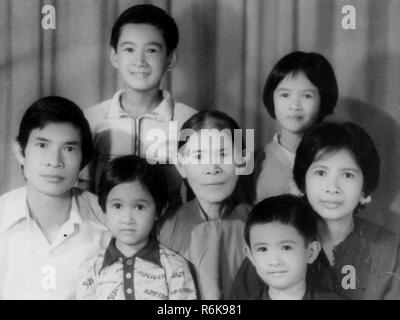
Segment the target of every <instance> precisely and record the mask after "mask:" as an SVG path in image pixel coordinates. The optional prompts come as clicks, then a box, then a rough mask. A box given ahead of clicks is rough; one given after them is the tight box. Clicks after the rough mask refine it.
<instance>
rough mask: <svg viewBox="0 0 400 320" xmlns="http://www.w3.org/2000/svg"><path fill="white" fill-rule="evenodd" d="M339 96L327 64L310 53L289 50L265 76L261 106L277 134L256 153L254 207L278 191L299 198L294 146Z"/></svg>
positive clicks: (295, 146) (331, 108) (322, 58)
mask: <svg viewBox="0 0 400 320" xmlns="http://www.w3.org/2000/svg"><path fill="white" fill-rule="evenodd" d="M337 98H338V86H337V82H336V77H335V74H334V71H333V69H332V67H331V65H330V63H329V62H328V61H327V60H326V59H325V58H324V57H323V56H322V55H320V54H318V53H314V52H309V53H307V52H300V51H297V52H292V53H290V54H288V55H286V56H284V57H283V58H282V59H281V60H279V61H278V62H277V63H276V65H275V66H274V67H273V69H272V71H271V73H270V74H269V76H268V78H267V80H266V83H265V86H264V93H263V102H264V105H265V107H266V108H267V111H268V113H269V114H270V116H271V117H272V118H274V119H276V120H277V125H278V132H277V133H276V134H275V135H274V137H273V139H272V141H271V142H270V143H269V144H267V145H266V146H265V148H264V150H258V151H257V152H256V154H255V170H254V175H253V177H254V178H253V179H254V181H255V182H254V184H255V189H256V199H255V200H256V201H255V202H256V203H257V202H259V201H261V200H263V199H265V198H268V197H272V196H276V195H280V194H283V193H293V194H298V193H299V191H298V189H297V187H296V185H295V183H294V181H293V178H292V169H293V164H294V157H295V153H296V149H297V146H298V145H299V143H300V140H301V138H302V137H303V134H304V132H305V131H306V130H307V129H308V128H310V127H312V126H313V125H315V124H316V123H319V122H320V121H322V120H323V119H324V118H325V117H326V116H327V115H329V114H331V113H332V112H333V109H334V108H335V105H336V101H337Z"/></svg>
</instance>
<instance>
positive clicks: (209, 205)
mask: <svg viewBox="0 0 400 320" xmlns="http://www.w3.org/2000/svg"><path fill="white" fill-rule="evenodd" d="M197 200H198V201H199V204H200V207H201V209H203V212H204V213H205V215H206V216H207V219H209V220H217V219H219V218H220V217H221V214H222V210H223V207H224V205H223V202H209V201H206V200H203V199H199V198H197Z"/></svg>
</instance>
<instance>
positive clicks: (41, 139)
mask: <svg viewBox="0 0 400 320" xmlns="http://www.w3.org/2000/svg"><path fill="white" fill-rule="evenodd" d="M35 141H40V142H50V141H51V140H50V139H47V138H43V137H35Z"/></svg>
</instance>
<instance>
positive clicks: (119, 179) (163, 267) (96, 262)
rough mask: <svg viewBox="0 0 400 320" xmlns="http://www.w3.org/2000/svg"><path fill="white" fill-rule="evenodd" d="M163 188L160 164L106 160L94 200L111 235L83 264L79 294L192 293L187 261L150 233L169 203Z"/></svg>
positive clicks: (144, 296) (141, 296) (179, 296)
mask: <svg viewBox="0 0 400 320" xmlns="http://www.w3.org/2000/svg"><path fill="white" fill-rule="evenodd" d="M166 188H167V185H166V180H165V176H164V175H163V173H162V171H160V168H159V167H158V166H153V165H150V164H148V163H147V162H146V160H145V159H143V158H140V157H138V156H134V155H129V156H123V157H119V158H116V159H114V160H112V161H111V162H110V163H109V164H108V165H107V166H106V168H105V170H104V172H103V174H102V176H101V179H100V185H99V204H100V206H101V208H102V209H103V211H104V213H105V214H106V220H107V226H108V228H109V229H110V230H111V233H112V235H113V238H112V239H111V241H110V244H109V245H108V247H107V250H105V252H104V251H103V252H101V253H100V254H99V255H98V256H97V257H96V258H94V259H93V260H92V261H90V262H89V263H88V265H87V266H86V268H85V269H84V270H83V272H82V278H81V280H80V281H79V285H78V299H91V300H97V299H99V300H186V299H196V290H195V286H194V282H193V278H192V275H191V272H190V269H189V265H188V262H187V261H186V260H185V259H184V258H182V257H181V256H180V255H179V254H177V253H175V252H174V251H172V250H170V249H168V248H166V247H164V246H163V245H161V244H160V243H158V241H157V239H156V237H155V233H154V222H155V221H156V220H157V219H158V218H159V217H160V216H161V215H162V214H163V213H164V212H165V210H166V208H167V204H168V196H167V192H166Z"/></svg>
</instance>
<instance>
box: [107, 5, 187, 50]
mask: <svg viewBox="0 0 400 320" xmlns="http://www.w3.org/2000/svg"><path fill="white" fill-rule="evenodd" d="M126 24H149V25H152V26H154V27H156V28H157V29H158V30H160V31H161V34H162V37H163V38H164V41H165V44H166V46H167V54H170V53H171V52H172V51H173V50H175V49H176V47H177V46H178V42H179V30H178V26H177V25H176V22H175V20H174V19H173V18H172V17H171V16H170V15H168V14H167V13H166V12H165V11H164V10H163V9H161V8H159V7H157V6H154V5H151V4H140V5H136V6H133V7H130V8H128V9H126V10H125V11H124V12H123V13H122V14H121V15H120V16H119V17H118V19H117V20H116V21H115V23H114V26H113V28H112V30H111V39H110V45H111V47H113V48H114V50H115V51H117V47H118V40H119V37H120V35H121V29H122V28H123V26H125V25H126Z"/></svg>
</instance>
